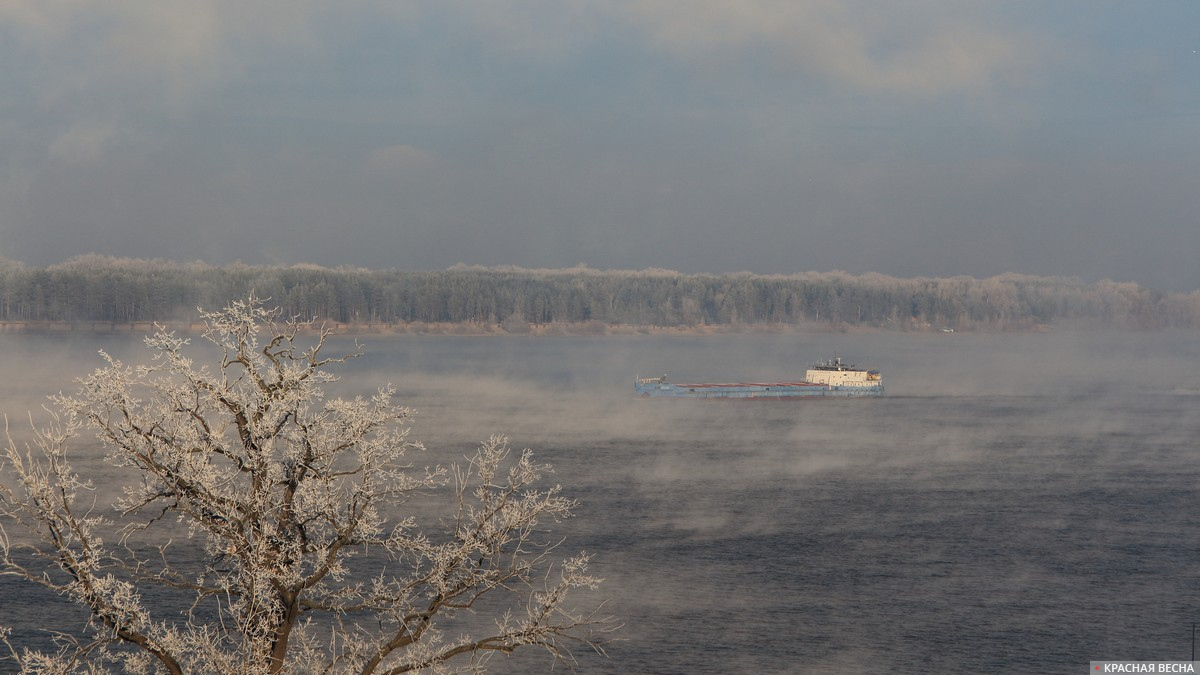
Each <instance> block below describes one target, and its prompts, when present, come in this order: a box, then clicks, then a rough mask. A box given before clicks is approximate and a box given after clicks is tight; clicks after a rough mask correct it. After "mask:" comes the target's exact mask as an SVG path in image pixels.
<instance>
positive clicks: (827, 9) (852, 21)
mask: <svg viewBox="0 0 1200 675" xmlns="http://www.w3.org/2000/svg"><path fill="white" fill-rule="evenodd" d="M957 8H958V3H953V2H942V1H940V0H931V1H927V2H921V3H899V4H879V3H876V4H870V5H862V4H861V3H855V2H845V1H843V0H803V1H797V0H743V1H741V2H725V1H724V0H635V1H634V2H632V3H631V4H630V5H629V11H630V12H631V16H632V17H635V18H636V20H637V21H639V22H640V24H641V25H642V27H643V29H644V30H646V31H647V32H648V34H649V35H650V38H651V40H652V41H653V43H654V44H655V45H657V46H658V47H659V48H660V49H662V50H664V51H665V52H667V53H669V54H671V55H673V56H675V57H677V58H682V59H687V60H698V61H706V62H721V61H732V60H740V59H745V58H748V57H752V56H754V55H757V54H763V55H765V56H766V57H767V61H768V63H769V64H770V65H771V66H772V67H774V68H779V69H783V70H788V71H793V72H797V73H804V74H809V75H813V76H817V77H820V78H823V79H825V80H828V81H831V82H833V83H836V84H840V85H844V86H847V87H854V88H860V89H867V90H880V91H894V92H906V93H915V94H938V93H942V92H949V91H967V90H986V89H989V88H990V87H991V86H993V85H994V84H995V82H996V81H997V80H1000V79H1002V78H1007V77H1011V76H1013V75H1015V74H1018V73H1019V72H1021V71H1022V70H1024V69H1025V68H1027V67H1028V66H1029V55H1030V50H1031V45H1030V40H1028V39H1026V38H1024V37H1022V36H1020V35H1016V34H1011V33H1007V32H1005V31H1003V30H1001V29H993V28H990V27H989V28H984V27H983V26H982V25H980V24H982V19H980V18H976V17H970V16H968V17H963V18H958V17H956V15H957V14H960V13H961V12H958V11H955V10H956V9H957Z"/></svg>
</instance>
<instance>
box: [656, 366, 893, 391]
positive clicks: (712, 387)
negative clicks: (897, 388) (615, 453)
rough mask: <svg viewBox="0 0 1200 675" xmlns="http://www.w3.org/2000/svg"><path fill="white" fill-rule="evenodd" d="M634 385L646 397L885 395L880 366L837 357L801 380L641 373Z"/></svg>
mask: <svg viewBox="0 0 1200 675" xmlns="http://www.w3.org/2000/svg"><path fill="white" fill-rule="evenodd" d="M634 388H635V390H636V392H637V394H638V395H639V396H642V397H663V398H703V399H757V400H768V401H769V400H780V399H791V398H814V397H857V396H882V395H883V376H882V375H880V373H879V371H878V370H869V369H866V368H858V367H855V366H854V365H850V364H846V363H844V362H842V359H841V358H834V359H830V360H829V361H826V362H825V363H818V364H816V365H814V366H811V367H810V368H809V369H808V371H807V372H805V375H804V380H802V381H798V382H724V383H717V382H702V383H675V382H670V381H668V380H667V376H666V375H663V376H661V377H638V378H636V379H635V381H634Z"/></svg>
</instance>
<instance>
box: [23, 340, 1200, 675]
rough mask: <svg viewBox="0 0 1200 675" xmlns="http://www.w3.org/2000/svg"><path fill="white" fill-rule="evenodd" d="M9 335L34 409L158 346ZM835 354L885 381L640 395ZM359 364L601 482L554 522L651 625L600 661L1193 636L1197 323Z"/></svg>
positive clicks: (587, 348) (1047, 659) (1139, 643)
mask: <svg viewBox="0 0 1200 675" xmlns="http://www.w3.org/2000/svg"><path fill="white" fill-rule="evenodd" d="M2 338H3V340H4V347H3V349H2V350H0V367H3V369H4V372H5V373H6V377H5V378H4V379H3V383H2V384H0V395H2V396H3V399H4V400H3V401H2V402H0V405H2V408H3V410H5V411H6V412H7V413H8V414H9V418H10V420H14V421H16V422H21V421H23V420H24V416H25V410H28V409H34V410H35V411H36V410H37V408H38V407H40V405H41V402H42V400H44V399H43V398H42V397H43V396H44V395H45V394H47V393H50V392H53V391H57V390H59V389H66V390H70V389H71V386H70V384H69V379H70V377H72V376H75V375H79V374H83V373H84V372H87V371H89V370H90V369H92V368H94V367H95V366H97V365H99V362H98V361H97V360H94V359H93V355H94V353H95V349H96V348H97V347H98V346H103V347H105V348H106V349H107V350H109V351H111V352H113V353H115V354H121V355H123V356H125V357H126V358H127V360H140V359H141V358H142V356H141V351H144V350H139V348H138V346H137V345H136V343H131V344H119V343H118V342H119V341H110V343H109V344H106V345H97V344H94V343H93V344H91V345H88V346H87V347H86V348H85V347H84V346H83V345H84V344H86V343H87V341H86V340H83V339H82V338H74V339H72V340H70V341H66V340H64V341H63V342H62V344H58V345H47V344H45V343H44V342H39V341H35V340H33V339H32V338H29V337H28V336H20V337H13V336H2ZM331 348H332V349H334V351H336V350H337V349H338V348H345V349H347V350H348V349H350V348H352V345H351V344H349V343H346V344H335V345H331ZM834 352H836V353H838V354H840V355H842V356H843V357H845V358H846V359H847V360H849V361H853V362H856V363H858V364H859V365H864V366H871V367H876V368H880V369H881V370H882V371H883V375H884V382H885V385H886V387H887V393H888V395H887V396H885V397H883V398H881V399H871V400H845V401H781V402H756V403H749V402H734V401H723V402H714V401H685V400H653V401H646V400H638V399H635V398H634V397H633V386H632V381H633V378H634V376H635V375H637V374H642V375H649V374H661V373H662V372H664V371H665V372H667V373H668V374H669V375H670V376H671V377H672V378H674V379H677V380H685V379H686V380H731V379H746V380H749V379H760V380H761V379H775V378H778V379H794V378H798V377H800V376H802V375H803V371H804V369H805V368H806V366H807V365H808V364H809V363H810V362H812V361H815V360H822V359H825V358H829V357H830V356H832V355H833V354H834ZM344 374H345V377H344V379H343V380H342V381H341V382H339V383H336V384H335V385H332V386H330V387H329V389H330V393H331V394H345V395H354V394H359V393H369V392H370V391H372V390H373V389H374V388H375V387H377V386H378V385H380V384H383V383H386V382H391V383H392V384H394V385H395V386H396V387H397V389H398V390H399V392H400V396H399V398H400V400H401V401H402V402H403V403H405V404H407V405H411V406H413V407H415V408H417V409H418V416H417V419H416V422H415V424H414V431H413V437H414V438H417V439H420V440H422V441H424V442H425V444H426V446H427V447H428V448H429V450H428V455H427V456H426V457H425V458H424V459H419V460H417V461H418V463H425V462H428V463H449V462H453V461H459V460H461V458H462V457H463V456H464V455H466V454H468V453H470V452H471V450H472V449H473V448H474V446H475V445H476V444H477V443H478V442H479V441H480V440H481V439H483V438H486V437H487V436H488V435H490V434H492V433H505V434H507V435H509V436H510V438H511V439H512V443H513V445H514V446H516V447H524V446H528V447H532V448H533V449H534V451H535V453H536V454H537V456H538V457H539V458H540V459H543V460H547V461H550V462H552V463H553V464H554V465H555V466H556V469H557V473H556V475H555V476H553V477H552V478H551V479H552V480H554V481H556V482H561V483H562V484H563V486H564V488H565V491H566V493H567V494H568V495H569V496H574V497H577V498H579V499H580V500H581V501H582V507H581V508H580V509H579V510H578V517H577V518H575V519H573V520H571V521H568V522H566V523H561V524H559V525H556V526H555V531H556V532H562V533H564V534H566V535H567V536H568V541H567V543H566V545H565V549H564V550H570V551H573V550H576V549H578V548H585V549H587V550H588V551H589V552H592V553H594V554H596V556H597V557H596V559H595V571H596V572H597V573H598V574H599V575H601V576H604V577H607V582H606V584H605V585H604V586H602V588H601V590H600V594H601V595H602V596H604V597H605V598H606V599H607V601H608V610H610V611H612V612H613V613H615V614H617V615H619V616H620V617H621V619H622V620H623V621H624V622H625V623H626V625H627V627H628V628H627V630H626V634H625V636H624V637H625V638H626V640H625V641H624V642H622V643H618V645H616V646H614V647H613V649H612V650H610V655H611V658H610V659H609V660H607V661H604V660H597V659H594V658H587V655H581V657H582V658H585V659H586V660H585V661H584V662H583V663H584V669H585V670H588V671H596V670H599V671H602V672H733V671H776V672H778V671H791V672H806V671H809V672H812V671H820V672H870V671H873V670H887V669H891V668H895V669H897V670H912V669H915V668H919V667H920V668H931V669H933V670H937V671H942V672H951V671H954V672H965V671H969V670H980V671H989V672H990V671H1005V670H1007V671H1030V670H1047V669H1048V670H1057V671H1062V670H1070V669H1073V668H1077V667H1080V664H1081V663H1084V662H1086V661H1088V660H1089V659H1091V658H1110V657H1111V658H1129V659H1145V660H1162V659H1174V658H1184V657H1185V656H1186V654H1185V651H1184V650H1185V648H1186V641H1187V639H1188V637H1189V634H1188V633H1187V630H1188V627H1189V626H1190V622H1191V621H1194V620H1197V618H1200V617H1197V616H1196V614H1195V611H1196V610H1195V608H1196V607H1197V606H1198V603H1197V600H1198V598H1197V595H1200V590H1198V588H1197V586H1196V582H1195V580H1196V579H1197V578H1198V576H1200V567H1198V566H1197V565H1198V563H1197V562H1195V561H1196V560H1198V559H1200V556H1198V555H1197V553H1198V552H1197V550H1196V548H1195V543H1194V542H1196V541H1198V540H1200V522H1197V520H1196V519H1195V518H1194V517H1193V516H1192V515H1191V514H1192V513H1193V512H1194V509H1195V505H1196V503H1197V502H1196V494H1195V489H1196V486H1197V478H1200V468H1198V466H1197V462H1196V456H1195V440H1194V439H1195V438H1197V437H1200V433H1198V432H1200V414H1198V413H1200V411H1198V409H1197V403H1200V385H1198V384H1197V383H1200V379H1198V378H1197V376H1198V375H1200V340H1198V339H1197V338H1196V336H1194V335H1192V334H1183V333H1137V334H1133V333H1100V334H1095V333H1093V334H1085V333H1069V332H1064V333H1058V334H1025V335H959V334H954V335H943V334H937V335H926V334H919V335H916V334H914V335H909V334H878V335H870V334H854V335H829V334H821V335H813V336H794V335H789V336H783V335H734V336H707V337H697V338H662V337H646V336H608V337H599V338H583V337H570V338H566V337H564V338H528V337H523V338H498V337H483V338H467V337H450V338H445V337H443V338H415V337H404V338H398V339H379V340H374V339H370V340H367V344H366V353H365V355H364V356H362V357H361V358H358V359H354V360H352V361H351V362H350V363H349V364H348V365H347V366H346V368H345V372H344ZM13 426H14V430H15V431H19V430H20V427H21V425H20V424H14V425H13ZM88 452H89V449H88V448H86V447H81V448H80V451H79V452H78V453H77V455H78V456H80V457H81V461H82V462H88V461H90V462H91V465H90V466H92V467H94V470H95V471H98V472H100V471H106V470H108V469H107V468H106V467H104V466H103V465H101V464H99V463H98V462H96V457H95V456H94V455H92V456H90V457H89V456H88V455H87V453H88ZM3 593H4V591H3V587H0V608H3V612H4V613H5V614H6V615H8V614H9V611H10V608H14V607H15V608H16V609H14V610H13V611H17V610H20V611H32V610H30V608H28V607H21V606H19V605H20V604H21V603H20V601H19V599H18V598H16V597H14V596H13V595H3ZM14 616H15V614H14ZM495 665H499V666H500V667H499V668H498V670H499V671H500V672H508V671H511V672H522V671H525V670H530V669H532V670H544V668H545V666H546V664H545V662H544V660H538V658H537V656H536V655H527V656H520V655H519V656H517V657H515V659H513V660H511V661H501V662H497V663H495Z"/></svg>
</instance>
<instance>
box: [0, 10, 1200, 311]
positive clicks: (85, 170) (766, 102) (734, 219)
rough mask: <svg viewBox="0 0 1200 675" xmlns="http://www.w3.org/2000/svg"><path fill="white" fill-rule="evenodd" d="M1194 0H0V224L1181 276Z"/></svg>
mask: <svg viewBox="0 0 1200 675" xmlns="http://www.w3.org/2000/svg"><path fill="white" fill-rule="evenodd" d="M1198 50H1200V2H1194V1H1192V0H1178V1H1173V2H1167V1H1154V0H1146V1H1144V2H1109V1H1106V0H1055V1H1052V2H1047V1H1046V0H1029V1H1025V0H997V1H994V2H989V1H978V2H975V1H969V0H905V1H899V2H891V1H883V0H879V1H877V2H857V1H853V0H736V1H729V0H603V1H601V0H472V1H468V2H464V1H461V0H425V1H420V0H418V1H408V0H378V1H375V0H342V1H340V2H336V3H335V2H319V1H316V0H250V1H247V0H173V1H170V2H166V1H161V2H160V1H144V0H104V1H103V2H95V1H92V0H2V1H0V60H2V62H3V63H4V64H5V65H4V66H3V67H2V68H0V87H2V90H0V91H2V92H3V96H2V97H0V257H5V258H10V259H15V260H21V261H24V262H26V263H29V264H35V265H46V264H50V263H55V262H60V261H63V260H65V259H67V258H69V257H71V256H74V255H78V254H81V253H87V252H97V253H102V254H106V255H114V256H130V257H144V258H167V259H172V260H181V261H190V260H204V261H208V262H211V263H214V264H224V263H228V262H232V261H235V260H241V261H243V262H246V263H252V264H259V263H270V264H290V263H298V262H310V263H316V264H320V265H326V266H338V265H356V266H362V267H371V268H391V267H398V268H404V269H440V268H444V267H447V266H449V265H453V264H455V263H460V262H461V263H467V264H480V265H506V264H511V265H520V266H524V267H569V266H573V265H576V264H579V263H584V264H587V265H589V266H591V267H594V268H602V269H608V268H620V269H641V268H645V267H663V268H669V269H675V270H679V271H682V272H714V273H720V272H736V271H742V270H745V271H751V272H756V273H764V274H769V273H781V274H787V273H793V272H801V271H809V270H816V271H828V270H833V269H841V270H845V271H848V272H851V273H856V274H857V273H864V272H869V271H874V272H880V273H884V274H891V275H897V276H905V277H909V276H952V275H959V274H967V275H971V276H976V277H986V276H991V275H994V274H999V273H1003V272H1019V273H1025V274H1035V275H1063V276H1077V277H1081V278H1083V279H1085V280H1088V281H1094V280H1099V279H1105V278H1107V279H1113V280H1118V281H1136V282H1138V283H1141V284H1144V285H1149V286H1153V287H1157V288H1161V289H1164V290H1193V289H1197V288H1200V53H1198Z"/></svg>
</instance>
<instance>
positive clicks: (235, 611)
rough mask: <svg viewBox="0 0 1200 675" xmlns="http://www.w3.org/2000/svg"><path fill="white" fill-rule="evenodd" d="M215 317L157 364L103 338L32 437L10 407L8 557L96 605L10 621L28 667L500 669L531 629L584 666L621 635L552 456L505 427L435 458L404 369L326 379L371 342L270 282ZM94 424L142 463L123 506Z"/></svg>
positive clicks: (541, 642) (168, 343) (128, 457)
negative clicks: (356, 389)
mask: <svg viewBox="0 0 1200 675" xmlns="http://www.w3.org/2000/svg"><path fill="white" fill-rule="evenodd" d="M203 317H204V321H205V325H206V327H207V329H206V331H205V332H204V334H203V336H204V338H205V339H206V340H207V341H209V342H211V343H212V344H213V345H215V349H210V350H209V351H210V352H211V354H212V355H213V356H214V357H215V358H216V362H215V363H214V364H212V365H211V366H210V365H199V364H198V363H197V362H196V361H194V360H193V358H192V356H191V354H192V353H193V352H194V350H196V349H197V348H198V347H199V346H201V345H203V344H204V343H199V344H198V345H192V344H190V342H189V340H187V339H183V338H181V337H177V336H176V335H175V334H174V333H171V332H167V331H165V330H159V331H158V332H157V333H156V334H155V335H153V336H151V337H148V338H146V344H147V346H148V347H149V348H150V349H151V350H152V352H153V356H152V358H151V359H150V360H149V362H148V365H142V366H137V367H131V366H127V365H125V364H124V363H122V362H120V361H118V360H117V359H114V358H112V357H111V356H109V355H107V354H104V353H103V352H101V354H102V356H103V358H104V359H105V364H106V365H104V366H103V367H101V368H100V369H98V370H96V371H95V372H94V373H93V374H91V375H90V376H87V377H85V378H82V379H80V380H79V385H80V387H79V389H78V391H77V392H76V393H75V394H74V395H70V396H68V395H61V394H60V395H57V396H52V397H51V405H49V406H48V409H49V410H50V411H51V413H52V416H51V419H50V421H49V423H48V424H47V425H46V426H45V427H44V428H41V429H37V430H36V431H35V433H34V434H33V436H32V440H30V441H29V442H28V443H22V444H18V443H17V442H15V441H14V440H13V437H12V435H10V434H7V428H6V435H7V437H8V442H7V452H6V453H4V457H3V465H2V466H0V476H3V479H0V523H3V524H4V525H6V526H7V528H8V529H7V530H3V529H0V564H2V565H3V572H4V573H5V574H8V575H15V576H17V577H20V578H23V579H25V580H28V581H29V582H33V583H36V584H41V585H42V586H45V587H47V588H49V589H51V590H53V591H55V592H57V593H59V594H61V595H62V596H64V597H66V598H69V599H70V600H71V601H73V602H74V603H77V604H78V605H81V606H82V607H84V608H86V610H87V613H88V614H89V616H90V620H89V621H88V622H87V625H86V627H82V628H81V631H80V634H79V635H74V636H68V635H60V636H59V637H58V639H57V643H58V647H59V648H58V649H57V651H53V650H51V652H34V651H31V650H29V649H26V648H14V647H13V646H12V645H10V646H9V652H10V653H9V654H8V656H7V658H8V659H9V660H10V665H9V666H7V667H6V669H9V668H12V667H13V664H14V663H15V664H16V666H17V667H19V668H21V669H22V670H23V671H24V672H76V671H80V670H83V671H100V672H107V671H110V670H113V669H118V670H124V671H125V672H136V673H143V672H169V673H185V672H186V673H216V672H220V673H232V672H238V673H274V672H288V673H307V672H321V673H329V672H334V673H343V672H358V673H400V672H410V671H420V670H431V671H436V672H441V671H447V670H455V669H465V670H472V671H477V670H482V669H483V667H484V665H485V664H486V661H487V658H488V656H489V655H491V654H494V653H495V652H511V651H513V650H515V649H517V648H518V647H524V646H536V647H542V648H544V649H545V650H548V651H549V653H550V654H551V655H552V656H553V657H554V658H555V659H557V660H558V661H559V662H563V663H565V664H566V665H568V666H570V665H571V664H573V663H574V659H573V656H572V652H571V651H570V647H571V646H573V645H586V646H588V647H591V648H595V649H597V650H600V649H601V644H602V642H603V641H604V638H605V637H606V635H607V634H608V633H609V632H610V631H611V630H612V628H613V624H612V622H611V619H608V618H604V617H600V616H598V615H597V614H596V608H593V609H589V610H583V611H581V610H579V609H577V608H575V607H574V606H573V605H572V602H571V601H574V600H575V596H571V601H569V599H568V594H569V593H570V592H571V591H572V590H574V589H579V588H595V586H596V585H597V584H598V583H599V581H600V580H599V579H597V578H596V577H594V576H590V575H589V574H588V572H587V563H588V556H587V555H584V554H580V555H576V556H573V557H567V558H566V559H565V560H561V561H559V560H556V559H553V558H552V556H553V555H554V551H555V549H556V548H557V546H558V544H559V543H560V542H561V540H560V539H557V538H555V537H553V536H552V535H551V534H550V532H549V530H548V529H547V528H548V526H549V525H551V524H552V523H554V522H556V521H558V520H559V519H562V518H566V517H568V516H569V515H570V514H571V511H572V509H573V508H574V507H575V503H574V502H573V501H572V500H570V499H567V498H566V497H564V496H562V495H561V494H560V489H559V487H558V486H553V487H539V486H538V485H539V483H540V480H541V478H542V475H543V473H545V472H546V471H547V470H548V468H549V467H548V466H546V465H544V464H539V463H536V462H535V461H534V460H533V458H532V456H531V454H530V452H529V451H528V450H526V451H524V452H522V453H520V454H515V453H510V450H509V447H508V444H507V441H506V440H505V439H504V438H503V437H499V436H496V437H492V438H490V439H489V440H487V441H485V442H483V443H482V444H481V446H480V448H479V450H478V451H477V453H476V454H474V456H473V457H470V458H469V459H468V460H467V461H466V463H465V464H462V465H458V466H451V467H449V468H442V467H437V466H434V467H429V468H418V467H417V466H416V465H414V464H413V463H412V460H411V457H412V456H413V454H414V453H415V452H416V451H419V450H421V449H422V447H421V445H420V443H418V442H414V441H412V440H410V439H409V437H408V434H409V429H408V426H407V424H408V422H409V421H410V419H411V416H412V411H411V410H410V409H408V408H405V407H401V406H398V405H396V404H395V403H394V402H393V394H394V392H393V390H392V389H391V388H390V386H389V387H384V388H381V389H379V390H378V391H377V392H375V393H374V394H373V395H372V396H370V397H367V398H363V397H358V398H354V399H352V400H346V399H341V398H336V399H335V398H327V397H326V395H325V393H324V392H323V390H322V387H323V385H328V384H329V383H330V382H332V381H334V380H335V379H336V378H335V377H334V375H333V374H331V372H330V371H329V368H330V367H331V366H335V365H336V364H339V363H343V362H344V361H345V360H346V359H348V358H351V357H354V356H357V355H358V354H359V353H361V352H360V351H355V352H354V353H351V354H348V355H343V356H338V357H332V358H331V357H327V356H325V355H324V353H323V348H324V347H325V346H326V342H327V340H326V338H327V337H328V334H327V333H326V332H325V331H324V330H317V331H310V330H308V329H309V328H310V325H309V324H307V323H304V322H299V321H296V320H294V319H293V320H282V319H281V316H280V312H279V310H273V309H267V308H265V307H264V306H263V304H262V303H261V302H260V301H258V300H256V299H254V298H253V297H251V298H250V299H249V300H248V301H241V302H235V303H232V304H231V305H230V306H229V307H228V308H226V309H225V310H223V311H218V312H206V313H204V314H203ZM306 336H307V337H306ZM93 434H94V435H95V436H96V437H98V438H99V441H100V442H101V443H102V444H103V445H104V446H105V447H106V449H107V461H108V462H110V463H111V464H112V465H115V467H116V470H118V471H119V472H121V474H122V475H124V476H127V477H128V478H129V480H128V482H127V484H125V485H123V486H121V487H122V493H121V496H120V497H119V498H118V499H117V500H116V501H115V503H113V504H112V505H111V506H110V505H107V504H104V503H102V500H101V499H98V497H97V491H96V487H95V486H94V485H93V484H92V483H91V482H90V481H89V480H88V479H87V478H86V477H84V476H81V475H80V474H79V473H78V472H77V471H76V470H75V469H73V468H72V466H71V464H70V463H69V462H68V456H67V455H68V447H69V446H71V445H73V443H79V442H80V441H83V440H85V438H86V437H89V436H91V435H93ZM107 487H108V486H106V488H107ZM439 497H440V498H441V501H440V502H437V500H438V499H439ZM418 498H420V499H418ZM425 499H432V500H434V501H435V502H437V503H439V504H440V505H441V507H440V508H442V509H443V511H442V512H441V513H440V514H434V515H430V512H431V511H432V510H433V509H432V508H431V507H428V506H425V505H424V500H425ZM430 521H432V522H430ZM14 525H16V526H17V527H14ZM180 596H182V599H180ZM172 598H175V600H174V601H172ZM0 620H2V619H0ZM5 634H6V633H5V632H0V638H2V637H4V635H5ZM4 641H5V642H6V643H7V642H8V640H7V639H5V640H4Z"/></svg>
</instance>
